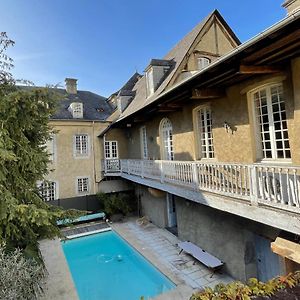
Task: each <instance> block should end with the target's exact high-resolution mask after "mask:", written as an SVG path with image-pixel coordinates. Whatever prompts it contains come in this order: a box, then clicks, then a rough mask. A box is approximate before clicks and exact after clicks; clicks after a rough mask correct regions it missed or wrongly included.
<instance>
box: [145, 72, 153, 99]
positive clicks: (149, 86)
mask: <svg viewBox="0 0 300 300" xmlns="http://www.w3.org/2000/svg"><path fill="white" fill-rule="evenodd" d="M146 82H147V95H148V97H149V96H151V95H152V94H153V93H154V78H153V68H150V69H149V70H148V71H147V72H146Z"/></svg>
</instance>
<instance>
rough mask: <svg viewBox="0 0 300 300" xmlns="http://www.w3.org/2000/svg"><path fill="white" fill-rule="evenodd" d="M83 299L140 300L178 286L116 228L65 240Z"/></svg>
mask: <svg viewBox="0 0 300 300" xmlns="http://www.w3.org/2000/svg"><path fill="white" fill-rule="evenodd" d="M62 248H63V251H64V253H65V256H66V259H67V261H68V264H69V268H70V271H71V274H72V277H73V280H74V282H75V286H76V289H77V292H78V295H79V298H80V300H140V298H141V296H144V298H145V299H148V297H153V296H155V295H158V294H161V293H163V292H165V291H167V290H170V289H172V288H174V287H175V285H174V284H173V283H172V282H171V281H170V280H169V279H168V278H167V277H165V276H164V275H163V274H162V273H160V272H159V271H158V270H157V269H156V268H155V267H154V266H153V265H151V264H150V263H149V262H148V261H147V260H146V259H145V258H144V257H143V256H141V255H140V254H139V253H138V252H136V251H135V250H134V249H133V248H132V247H130V246H129V245H128V244H127V243H126V242H125V241H124V240H123V239H122V238H121V237H119V236H118V235H117V234H116V233H114V232H113V231H108V232H103V233H99V234H94V235H90V236H86V237H81V238H77V239H73V240H69V241H66V242H62Z"/></svg>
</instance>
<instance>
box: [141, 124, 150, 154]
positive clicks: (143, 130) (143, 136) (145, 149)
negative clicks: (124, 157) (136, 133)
mask: <svg viewBox="0 0 300 300" xmlns="http://www.w3.org/2000/svg"><path fill="white" fill-rule="evenodd" d="M140 141H141V155H142V159H148V144H147V131H146V126H143V127H141V128H140Z"/></svg>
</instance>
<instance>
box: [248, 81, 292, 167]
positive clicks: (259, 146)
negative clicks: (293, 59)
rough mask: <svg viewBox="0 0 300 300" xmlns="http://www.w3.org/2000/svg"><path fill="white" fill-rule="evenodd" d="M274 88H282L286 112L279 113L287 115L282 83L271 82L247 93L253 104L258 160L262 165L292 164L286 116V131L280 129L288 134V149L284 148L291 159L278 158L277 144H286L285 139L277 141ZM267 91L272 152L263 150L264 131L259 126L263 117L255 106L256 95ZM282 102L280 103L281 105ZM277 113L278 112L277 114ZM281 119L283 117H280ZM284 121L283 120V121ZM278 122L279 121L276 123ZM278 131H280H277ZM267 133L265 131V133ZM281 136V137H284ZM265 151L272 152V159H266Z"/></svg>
mask: <svg viewBox="0 0 300 300" xmlns="http://www.w3.org/2000/svg"><path fill="white" fill-rule="evenodd" d="M273 87H281V90H282V94H281V95H282V97H283V103H284V110H280V111H278V113H279V114H280V113H281V112H285V115H286V103H287V101H286V97H285V92H284V86H283V83H282V81H279V82H278V81H277V82H276V81H275V82H269V83H266V84H263V85H260V86H258V87H256V88H255V89H252V90H250V91H249V92H248V93H247V98H248V101H250V104H251V106H250V107H251V113H252V123H253V129H254V134H253V136H254V143H255V150H256V160H257V161H260V162H262V163H270V162H277V163H290V162H291V161H292V153H291V144H290V134H289V128H288V118H287V116H285V120H284V121H285V122H286V130H283V128H282V126H281V127H280V129H279V130H280V132H281V133H282V134H283V131H286V132H287V139H286V140H287V141H288V147H285V146H284V147H283V149H282V150H283V151H285V150H286V149H285V148H287V149H288V151H289V153H290V157H289V158H278V153H277V151H278V148H277V146H276V142H282V143H284V142H285V138H283V139H282V138H281V139H280V140H278V139H276V131H275V129H274V112H273V107H272V105H273V103H272V95H271V89H272V88H273ZM263 90H265V91H266V101H267V116H268V123H269V124H270V122H272V124H271V126H270V125H269V135H270V146H271V147H270V150H268V149H267V150H264V149H263V139H262V129H261V126H260V124H259V118H260V117H262V116H263V115H258V114H257V107H256V104H255V99H254V95H255V94H256V93H258V92H261V91H263ZM280 103H281V102H279V104H280ZM275 113H276V112H275ZM280 119H281V116H280ZM281 121H282V119H281ZM276 122H278V121H276ZM277 130H278V129H277ZM264 132H265V131H264ZM282 134H281V136H282ZM264 151H271V155H272V157H265V155H264Z"/></svg>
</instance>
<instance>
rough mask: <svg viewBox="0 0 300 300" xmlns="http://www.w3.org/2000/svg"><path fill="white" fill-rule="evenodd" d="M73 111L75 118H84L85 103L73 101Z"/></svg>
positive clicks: (71, 106)
mask: <svg viewBox="0 0 300 300" xmlns="http://www.w3.org/2000/svg"><path fill="white" fill-rule="evenodd" d="M70 108H71V113H72V117H73V119H82V118H83V103H82V102H72V103H71V105H70Z"/></svg>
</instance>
